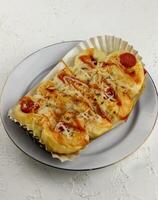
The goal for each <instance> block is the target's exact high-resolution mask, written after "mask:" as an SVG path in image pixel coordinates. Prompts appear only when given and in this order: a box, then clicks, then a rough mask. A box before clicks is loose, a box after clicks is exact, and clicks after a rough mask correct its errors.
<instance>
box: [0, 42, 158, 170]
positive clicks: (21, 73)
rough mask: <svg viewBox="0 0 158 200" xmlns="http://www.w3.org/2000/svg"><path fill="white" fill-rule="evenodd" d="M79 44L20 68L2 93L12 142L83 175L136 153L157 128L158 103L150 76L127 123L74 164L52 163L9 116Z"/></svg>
mask: <svg viewBox="0 0 158 200" xmlns="http://www.w3.org/2000/svg"><path fill="white" fill-rule="evenodd" d="M78 42H79V41H71V42H62V43H58V44H54V45H51V46H47V47H45V48H42V49H40V50H38V51H36V52H35V53H33V54H31V55H29V56H28V57H26V58H25V59H24V60H23V61H22V62H21V63H20V64H18V65H17V66H16V68H14V69H13V71H12V73H11V74H10V76H9V77H8V79H7V81H6V84H5V86H4V89H3V93H2V97H1V118H2V122H3V125H4V128H5V130H6V132H7V134H8V136H9V137H10V139H11V140H12V141H13V142H14V144H15V145H16V146H17V147H18V148H19V149H21V150H22V151H23V152H24V153H26V154H27V155H28V156H30V157H32V158H33V159H35V160H37V161H40V162H41V163H44V164H46V165H49V166H52V167H55V168H59V169H66V170H79V171H81V170H93V169H99V168H102V167H106V166H108V165H111V164H114V163H116V162H118V161H120V160H122V159H123V158H125V157H127V156H128V155H130V154H131V153H132V152H134V151H135V150H137V149H138V147H140V145H142V144H143V143H144V141H145V140H146V139H147V137H148V136H149V135H150V133H151V131H152V129H153V127H154V125H155V122H156V118H157V113H158V99H157V91H156V87H155V85H154V82H153V80H152V79H151V77H150V76H149V74H148V73H147V75H146V76H147V82H146V87H145V90H144V92H143V94H142V96H141V98H140V99H139V101H138V103H137V104H136V106H135V108H134V110H133V112H132V113H131V114H130V116H129V118H128V120H127V122H126V123H124V124H122V125H120V126H118V127H116V128H114V129H113V130H111V131H109V132H108V133H106V134H105V135H103V136H101V137H99V138H98V139H96V140H94V141H93V142H91V143H90V144H89V145H88V147H87V148H86V149H84V150H83V151H82V152H81V153H80V156H78V157H76V158H75V159H74V160H73V161H67V162H64V163H61V162H60V161H59V160H57V159H53V158H52V156H51V154H50V153H48V152H46V151H45V150H43V149H42V148H40V147H39V145H37V144H36V143H35V142H34V141H33V140H32V138H31V137H29V136H28V135H27V134H26V131H25V130H24V129H22V128H20V127H19V126H18V125H17V124H15V123H14V122H12V121H11V120H10V119H9V118H8V116H7V113H8V110H9V108H10V107H12V106H13V105H14V104H16V102H17V101H18V100H19V98H20V97H21V96H23V95H24V94H25V93H26V92H27V91H28V90H30V89H31V88H32V87H33V86H34V85H35V84H37V83H38V82H39V81H40V80H41V79H42V78H43V77H44V76H45V75H46V74H47V73H48V72H49V71H50V70H51V69H52V68H53V66H55V65H56V64H57V62H58V61H59V60H60V59H61V58H62V57H63V56H64V55H65V54H66V53H67V52H68V51H69V50H70V49H71V48H72V47H74V46H75V45H76V44H77V43H78ZM151 97H152V98H151Z"/></svg>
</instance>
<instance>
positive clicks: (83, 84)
mask: <svg viewBox="0 0 158 200" xmlns="http://www.w3.org/2000/svg"><path fill="white" fill-rule="evenodd" d="M73 63H74V64H73V65H72V66H67V64H65V63H64V61H61V62H60V63H59V64H58V65H60V68H59V70H56V72H55V73H52V76H51V78H50V77H49V78H45V79H43V80H42V81H41V82H40V83H39V85H38V86H37V87H36V88H34V89H33V90H31V91H30V92H29V93H27V94H26V95H25V96H24V97H22V98H21V99H20V100H19V102H18V103H17V104H16V105H15V106H13V107H12V108H11V109H10V110H9V116H10V118H11V119H12V120H14V121H15V122H18V123H19V124H20V125H21V126H23V127H24V128H26V129H27V130H28V131H29V132H30V133H31V134H32V135H33V137H36V138H37V139H38V140H39V142H40V143H41V144H43V145H44V146H45V148H46V150H47V151H49V152H51V153H55V154H57V155H59V156H60V155H65V156H69V155H73V154H78V153H79V151H80V150H81V149H84V148H85V147H86V146H87V144H89V143H90V142H91V141H92V140H94V139H96V138H97V137H99V136H101V135H102V134H104V133H105V132H107V131H109V130H111V129H112V128H114V127H115V126H117V125H118V124H120V123H122V122H124V121H126V120H127V118H128V116H129V114H130V113H131V111H132V109H133V108H134V106H135V104H136V102H137V100H138V98H139V96H140V94H141V93H142V90H143V88H144V82H145V76H144V69H143V64H142V63H141V61H140V60H139V59H138V58H137V57H136V56H135V55H134V54H132V53H130V52H128V51H114V52H111V53H110V54H108V55H107V54H106V53H105V52H104V51H103V50H99V49H95V48H87V49H85V50H84V51H82V52H80V53H79V54H78V55H77V56H76V57H74V62H73Z"/></svg>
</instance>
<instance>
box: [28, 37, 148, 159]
mask: <svg viewBox="0 0 158 200" xmlns="http://www.w3.org/2000/svg"><path fill="white" fill-rule="evenodd" d="M87 48H96V49H100V50H102V51H104V52H105V53H106V54H107V55H108V54H109V53H111V52H113V51H120V50H122V51H128V52H131V53H132V54H134V55H135V56H136V58H137V59H138V60H140V61H141V60H142V57H141V56H140V55H139V54H138V52H137V51H136V50H135V49H134V48H133V46H132V45H130V44H129V43H128V42H127V41H124V40H122V39H121V38H118V37H115V36H108V35H104V36H96V37H92V38H90V39H88V40H85V41H83V42H80V43H79V44H78V45H76V46H75V47H74V48H72V49H71V50H70V51H69V52H68V53H67V54H66V55H65V56H64V57H63V58H62V60H61V61H59V63H58V64H57V65H56V66H55V67H54V68H53V69H52V70H51V71H50V72H49V73H48V74H47V76H46V77H45V78H44V79H43V80H42V82H43V81H45V80H49V79H53V77H54V75H55V74H56V73H57V72H58V71H60V70H61V69H63V68H64V67H65V65H67V66H73V64H74V58H75V57H76V56H77V55H78V54H80V53H81V52H82V51H83V50H85V49H87ZM142 64H143V63H142ZM143 66H144V64H143ZM37 87H38V85H37V86H35V87H34V88H33V89H32V90H31V91H29V92H28V95H31V94H33V93H34V91H35V89H36V88H37ZM51 154H52V157H53V158H57V159H59V160H60V161H61V162H64V161H67V160H72V159H73V158H75V157H76V156H77V155H78V154H79V152H78V153H77V154H76V153H75V154H71V155H60V154H57V153H51Z"/></svg>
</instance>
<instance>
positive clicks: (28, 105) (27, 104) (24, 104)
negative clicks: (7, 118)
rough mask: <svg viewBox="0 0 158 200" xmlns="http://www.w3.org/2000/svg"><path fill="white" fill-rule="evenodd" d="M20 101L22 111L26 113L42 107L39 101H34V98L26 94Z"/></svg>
mask: <svg viewBox="0 0 158 200" xmlns="http://www.w3.org/2000/svg"><path fill="white" fill-rule="evenodd" d="M19 103H20V108H21V111H22V112H24V113H31V112H36V111H37V110H38V108H39V107H40V106H39V104H38V103H37V102H34V101H32V99H31V98H30V97H29V96H24V97H23V98H22V99H21V100H20V102H19Z"/></svg>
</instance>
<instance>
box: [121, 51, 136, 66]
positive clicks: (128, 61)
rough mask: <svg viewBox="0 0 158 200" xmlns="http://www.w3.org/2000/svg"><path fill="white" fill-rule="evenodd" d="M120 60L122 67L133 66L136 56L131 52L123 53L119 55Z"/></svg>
mask: <svg viewBox="0 0 158 200" xmlns="http://www.w3.org/2000/svg"><path fill="white" fill-rule="evenodd" d="M120 62H121V64H122V65H123V66H124V67H127V68H128V67H133V66H134V65H135V64H136V62H137V61H136V57H135V56H134V55H133V54H131V53H123V54H121V55H120Z"/></svg>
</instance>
